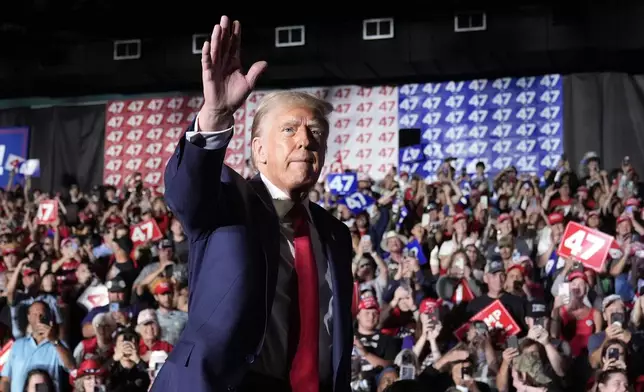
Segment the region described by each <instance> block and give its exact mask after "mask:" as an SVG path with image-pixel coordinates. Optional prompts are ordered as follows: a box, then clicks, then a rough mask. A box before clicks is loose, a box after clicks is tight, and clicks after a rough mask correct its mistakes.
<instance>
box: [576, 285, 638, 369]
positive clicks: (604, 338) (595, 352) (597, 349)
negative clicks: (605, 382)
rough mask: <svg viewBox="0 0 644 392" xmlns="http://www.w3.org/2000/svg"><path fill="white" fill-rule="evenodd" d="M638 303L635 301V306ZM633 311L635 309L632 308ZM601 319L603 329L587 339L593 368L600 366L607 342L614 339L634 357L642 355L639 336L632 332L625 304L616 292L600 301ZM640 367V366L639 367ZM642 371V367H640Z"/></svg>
mask: <svg viewBox="0 0 644 392" xmlns="http://www.w3.org/2000/svg"><path fill="white" fill-rule="evenodd" d="M638 305H639V303H638V302H636V303H635V306H638ZM633 312H635V310H633ZM601 315H602V321H603V322H604V329H603V330H602V331H600V332H597V333H595V334H593V335H592V336H591V337H590V338H589V340H588V351H589V353H590V364H591V366H592V367H593V368H600V367H601V365H600V363H601V361H602V357H603V354H602V353H603V352H604V351H605V350H604V349H605V348H606V345H607V344H608V342H610V341H613V340H615V339H617V340H619V341H621V342H623V343H624V344H625V345H626V346H627V348H628V350H629V351H631V352H632V353H633V354H635V356H636V357H641V356H642V354H643V353H642V351H643V350H644V346H643V345H642V344H641V337H640V336H639V334H636V333H634V332H635V329H634V328H633V327H634V326H633V325H629V323H628V317H627V316H626V305H625V304H624V301H623V300H622V298H621V297H620V296H619V295H617V294H612V295H609V296H607V297H606V298H604V301H603V302H602V313H601ZM640 369H641V368H640ZM641 370H643V371H644V369H641Z"/></svg>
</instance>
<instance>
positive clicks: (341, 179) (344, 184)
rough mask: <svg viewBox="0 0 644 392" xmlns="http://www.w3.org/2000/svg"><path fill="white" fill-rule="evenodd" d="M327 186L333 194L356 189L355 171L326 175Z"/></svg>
mask: <svg viewBox="0 0 644 392" xmlns="http://www.w3.org/2000/svg"><path fill="white" fill-rule="evenodd" d="M326 178H327V187H328V188H329V192H331V194H333V195H347V194H351V193H354V192H356V191H357V190H358V176H357V175H356V174H355V173H340V174H329V175H327V177H326Z"/></svg>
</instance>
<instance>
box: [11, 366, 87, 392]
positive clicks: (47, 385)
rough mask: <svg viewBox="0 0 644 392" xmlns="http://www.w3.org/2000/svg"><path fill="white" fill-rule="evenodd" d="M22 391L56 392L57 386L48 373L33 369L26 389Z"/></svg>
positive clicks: (28, 377) (28, 375)
mask: <svg viewBox="0 0 644 392" xmlns="http://www.w3.org/2000/svg"><path fill="white" fill-rule="evenodd" d="M22 390H23V391H24V392H55V391H56V385H55V384H54V380H52V379H51V376H50V375H49V373H47V371H45V370H43V369H33V370H31V371H29V373H28V374H27V380H26V381H25V387H24V388H23V389H22ZM81 392H82V391H81Z"/></svg>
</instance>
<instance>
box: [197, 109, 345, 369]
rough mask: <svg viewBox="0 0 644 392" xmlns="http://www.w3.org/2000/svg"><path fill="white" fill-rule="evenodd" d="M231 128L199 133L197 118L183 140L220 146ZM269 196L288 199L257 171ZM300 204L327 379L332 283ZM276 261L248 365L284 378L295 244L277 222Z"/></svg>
mask: <svg viewBox="0 0 644 392" xmlns="http://www.w3.org/2000/svg"><path fill="white" fill-rule="evenodd" d="M234 129H235V127H234V126H232V127H230V128H228V129H225V130H223V131H216V132H199V131H198V120H196V121H195V131H192V132H186V139H187V140H188V141H189V142H193V141H194V140H195V139H196V138H198V137H199V136H197V135H201V136H202V137H203V138H204V139H205V146H204V147H203V148H205V149H207V150H215V149H218V148H222V147H223V146H225V144H226V143H227V142H228V141H229V140H230V138H231V137H232V133H233V132H234ZM260 177H261V179H262V182H263V183H264V185H265V186H266V189H267V190H268V192H269V194H270V195H271V197H272V198H273V199H278V200H288V199H290V197H289V196H288V195H287V194H286V193H285V192H284V191H282V190H281V189H279V188H277V187H276V186H275V185H273V184H272V183H271V182H270V181H269V180H268V179H267V178H266V177H265V176H264V175H263V174H260ZM304 206H305V208H306V211H307V213H308V214H309V218H310V222H311V223H310V225H309V229H310V234H311V244H312V247H313V254H314V257H315V260H316V264H317V267H318V281H319V302H320V338H319V341H320V343H319V344H320V346H319V347H320V358H319V362H320V380H321V381H323V382H324V381H331V380H332V377H333V370H332V354H331V343H332V342H333V338H332V336H333V331H332V327H333V321H332V320H333V318H332V317H333V313H332V309H333V306H332V305H333V285H332V281H331V269H330V266H329V264H328V259H327V257H326V255H325V251H324V250H323V246H322V241H321V240H320V236H319V233H318V231H317V228H316V227H315V225H314V224H313V219H312V217H311V211H310V206H309V200H308V199H307V200H305V201H304ZM280 233H281V237H280V260H279V266H278V273H277V286H276V289H275V298H274V300H273V307H272V311H271V315H270V317H269V320H268V326H267V329H266V337H265V339H264V345H263V347H262V350H261V352H260V355H259V356H258V358H257V360H256V361H255V362H254V363H253V364H252V365H251V369H252V370H253V371H255V372H258V373H262V374H265V375H268V376H271V377H275V378H279V379H283V380H288V375H289V367H288V363H287V362H288V358H287V347H288V333H289V331H288V329H289V326H288V323H289V320H288V318H289V307H290V306H291V298H290V295H289V282H290V281H291V276H292V274H293V270H294V260H295V246H294V241H293V233H292V232H289V231H287V230H284V229H283V228H282V226H281V225H280Z"/></svg>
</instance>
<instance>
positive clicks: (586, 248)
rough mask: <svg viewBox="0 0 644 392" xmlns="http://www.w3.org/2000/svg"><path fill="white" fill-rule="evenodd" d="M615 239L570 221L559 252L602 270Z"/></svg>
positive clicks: (589, 266)
mask: <svg viewBox="0 0 644 392" xmlns="http://www.w3.org/2000/svg"><path fill="white" fill-rule="evenodd" d="M613 241H614V238H613V237H612V236H609V235H608V234H604V233H602V232H601V231H597V230H593V229H591V228H590V227H586V226H584V225H580V224H579V223H576V222H570V223H568V226H566V230H565V231H564V234H563V237H561V243H560V244H559V249H557V253H558V254H559V256H560V257H566V258H570V259H573V260H577V261H579V262H581V263H582V264H583V265H584V266H586V267H588V268H592V269H594V270H595V271H601V269H602V267H603V265H604V262H605V261H606V256H607V255H608V252H610V248H611V245H612V243H613Z"/></svg>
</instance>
